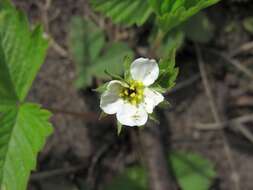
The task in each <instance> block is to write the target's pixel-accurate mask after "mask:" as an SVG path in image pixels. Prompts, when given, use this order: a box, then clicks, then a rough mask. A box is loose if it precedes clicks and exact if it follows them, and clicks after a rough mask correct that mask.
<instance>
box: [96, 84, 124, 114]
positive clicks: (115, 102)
mask: <svg viewBox="0 0 253 190" xmlns="http://www.w3.org/2000/svg"><path fill="white" fill-rule="evenodd" d="M121 88H122V83H121V82H120V81H117V80H114V81H111V82H110V83H109V84H108V86H107V90H106V91H105V92H104V93H103V94H102V96H101V100H100V107H101V109H102V110H103V111H104V112H105V113H107V114H115V113H116V112H117V111H118V110H119V109H120V107H121V106H122V104H123V100H122V99H121V98H120V97H119V93H120V90H121Z"/></svg>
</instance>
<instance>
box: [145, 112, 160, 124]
mask: <svg viewBox="0 0 253 190" xmlns="http://www.w3.org/2000/svg"><path fill="white" fill-rule="evenodd" d="M148 116H149V119H150V120H151V121H154V122H155V123H156V124H160V121H159V119H158V118H157V115H156V114H155V112H153V113H151V114H149V115H148Z"/></svg>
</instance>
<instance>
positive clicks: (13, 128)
mask: <svg viewBox="0 0 253 190" xmlns="http://www.w3.org/2000/svg"><path fill="white" fill-rule="evenodd" d="M49 117H50V113H49V112H48V111H46V110H42V109H40V107H39V106H38V105H35V104H23V105H20V106H19V107H18V108H13V109H9V110H8V111H6V112H4V113H3V114H2V115H1V116H0V126H1V127H0V137H1V138H0V187H1V188H0V189H5V190H25V189H26V183H27V181H28V178H29V174H30V171H31V169H35V166H36V156H37V154H38V152H39V150H41V148H42V146H43V145H44V144H45V139H46V137H47V136H48V135H49V134H50V133H51V132H52V127H51V124H50V123H48V119H49Z"/></svg>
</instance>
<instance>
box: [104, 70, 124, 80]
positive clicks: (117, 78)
mask: <svg viewBox="0 0 253 190" xmlns="http://www.w3.org/2000/svg"><path fill="white" fill-rule="evenodd" d="M105 74H106V75H108V76H109V77H111V79H112V80H119V81H124V79H123V78H122V77H121V76H119V75H116V74H112V73H109V72H108V71H107V70H105Z"/></svg>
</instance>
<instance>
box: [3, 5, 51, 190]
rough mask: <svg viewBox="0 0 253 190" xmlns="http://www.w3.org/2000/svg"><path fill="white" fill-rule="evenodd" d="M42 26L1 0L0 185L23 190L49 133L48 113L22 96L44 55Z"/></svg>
mask: <svg viewBox="0 0 253 190" xmlns="http://www.w3.org/2000/svg"><path fill="white" fill-rule="evenodd" d="M47 47H48V42H47V40H46V39H44V38H43V31H42V29H41V27H39V26H37V27H35V28H34V29H33V30H30V26H29V24H28V21H27V18H26V16H25V15H24V14H23V13H22V12H19V11H16V9H15V8H14V7H13V6H12V5H11V4H10V2H9V1H8V0H1V1H0V112H1V114H0V189H1V190H25V189H26V184H27V181H28V178H29V174H30V171H31V170H32V169H34V168H35V166H36V157H37V153H38V152H39V150H40V149H41V148H42V146H43V145H44V143H45V139H46V137H47V136H48V135H49V134H50V133H51V131H52V127H51V124H50V123H48V119H49V116H50V113H49V112H48V111H46V110H42V109H40V107H39V106H38V105H35V104H28V103H24V99H25V98H26V96H27V93H28V91H29V89H30V87H31V85H32V82H33V80H34V78H35V76H36V74H37V72H38V70H39V68H40V66H41V64H42V62H43V60H44V58H45V55H46V50H47Z"/></svg>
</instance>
